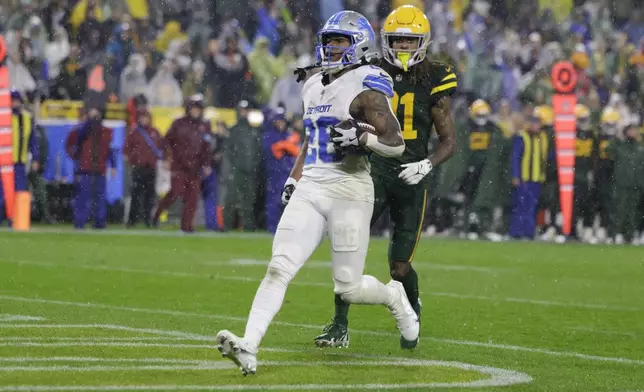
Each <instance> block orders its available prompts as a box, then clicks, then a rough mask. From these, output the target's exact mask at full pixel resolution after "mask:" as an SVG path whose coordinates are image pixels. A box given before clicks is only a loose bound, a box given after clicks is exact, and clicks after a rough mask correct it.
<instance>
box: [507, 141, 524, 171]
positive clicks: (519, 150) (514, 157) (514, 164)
mask: <svg viewBox="0 0 644 392" xmlns="http://www.w3.org/2000/svg"><path fill="white" fill-rule="evenodd" d="M522 157H523V139H522V138H521V136H515V137H514V140H513V141H512V153H511V155H510V165H511V170H512V178H521V158H522Z"/></svg>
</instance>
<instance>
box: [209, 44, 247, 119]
mask: <svg viewBox="0 0 644 392" xmlns="http://www.w3.org/2000/svg"><path fill="white" fill-rule="evenodd" d="M208 46H209V56H208V58H207V60H206V74H207V75H208V78H207V79H209V80H210V81H211V83H213V84H212V87H211V90H212V94H213V98H212V100H213V103H214V104H215V105H216V106H219V107H225V108H233V107H235V105H237V103H238V102H240V101H241V100H242V99H244V98H246V96H247V95H249V94H250V93H252V91H247V90H251V89H252V84H251V83H252V82H251V75H250V72H249V70H250V68H249V64H248V60H247V59H246V56H244V54H243V53H241V51H240V50H239V47H238V45H237V39H235V37H228V38H227V39H226V41H225V46H223V47H222V48H220V46H219V42H218V41H217V40H211V41H210V43H209V45H208Z"/></svg>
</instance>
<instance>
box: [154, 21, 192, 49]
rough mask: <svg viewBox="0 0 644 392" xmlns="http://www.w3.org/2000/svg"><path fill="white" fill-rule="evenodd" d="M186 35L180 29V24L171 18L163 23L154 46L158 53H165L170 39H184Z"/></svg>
mask: <svg viewBox="0 0 644 392" xmlns="http://www.w3.org/2000/svg"><path fill="white" fill-rule="evenodd" d="M186 37H187V36H186V34H185V33H184V32H183V31H182V30H181V24H180V23H179V22H177V21H174V20H171V21H169V22H168V23H167V24H166V25H165V27H164V29H163V32H162V33H161V34H160V35H159V37H158V38H157V40H156V43H155V48H156V50H157V51H159V52H160V53H165V52H166V51H167V50H168V47H169V46H170V42H171V41H172V40H174V39H185V38H186Z"/></svg>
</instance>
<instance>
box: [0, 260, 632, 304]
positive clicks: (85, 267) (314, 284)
mask: <svg viewBox="0 0 644 392" xmlns="http://www.w3.org/2000/svg"><path fill="white" fill-rule="evenodd" d="M0 263H15V264H27V265H35V266H40V267H48V268H72V269H82V270H93V271H112V272H122V273H129V274H143V275H151V276H171V277H177V278H197V279H217V280H229V281H238V282H252V283H259V282H260V281H261V278H249V277H245V276H224V275H219V274H217V275H212V274H207V273H203V274H197V273H190V272H175V271H159V270H141V269H132V268H123V267H108V266H93V265H71V264H58V263H51V262H44V261H26V260H21V261H17V260H16V261H9V260H0ZM291 284H293V285H299V286H306V287H327V288H332V287H333V284H332V283H330V282H329V283H324V282H306V281H302V282H300V281H298V280H297V279H296V280H294V281H292V282H291ZM422 294H424V295H431V296H435V297H449V298H457V299H465V300H478V301H491V302H509V303H524V304H531V305H538V306H548V307H565V308H581V309H593V310H609V311H624V312H641V311H644V308H641V307H630V306H616V305H604V304H587V303H577V302H560V301H549V300H538V299H529V298H513V297H490V296H484V295H469V294H458V293H446V292H422Z"/></svg>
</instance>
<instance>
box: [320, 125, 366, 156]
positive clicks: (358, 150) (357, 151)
mask: <svg viewBox="0 0 644 392" xmlns="http://www.w3.org/2000/svg"><path fill="white" fill-rule="evenodd" d="M351 128H360V129H361V130H362V131H364V132H369V133H373V134H375V133H376V128H374V126H373V125H371V124H368V123H366V122H363V121H358V120H356V119H354V118H350V119H348V120H344V121H341V122H339V123H338V124H336V125H334V126H333V127H331V135H330V136H331V140H333V138H334V137H337V136H340V133H338V132H337V131H336V129H351ZM335 149H336V151H341V152H342V154H344V155H365V154H367V153H368V151H367V150H366V149H364V148H362V147H359V146H350V147H339V146H337V145H336V146H335Z"/></svg>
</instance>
